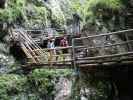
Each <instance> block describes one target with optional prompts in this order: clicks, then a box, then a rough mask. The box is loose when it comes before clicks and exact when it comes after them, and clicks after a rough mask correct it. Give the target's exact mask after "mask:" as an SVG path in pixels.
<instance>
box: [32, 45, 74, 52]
mask: <svg viewBox="0 0 133 100" xmlns="http://www.w3.org/2000/svg"><path fill="white" fill-rule="evenodd" d="M62 49H72V46H68V47H55V48H53V49H49V48H45V49H35V50H33V51H49V50H62Z"/></svg>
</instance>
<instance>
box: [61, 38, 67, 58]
mask: <svg viewBox="0 0 133 100" xmlns="http://www.w3.org/2000/svg"><path fill="white" fill-rule="evenodd" d="M60 46H61V47H68V41H67V37H66V36H64V37H63V38H62V39H61V41H60ZM62 53H63V54H66V53H68V49H67V48H64V49H62ZM63 59H64V60H65V57H64V56H63Z"/></svg>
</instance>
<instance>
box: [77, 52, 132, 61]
mask: <svg viewBox="0 0 133 100" xmlns="http://www.w3.org/2000/svg"><path fill="white" fill-rule="evenodd" d="M132 54H133V52H126V53H119V54H113V55H104V56H95V57H85V58H77V60H97V59H104V58H110V57H120V56H128V55H132Z"/></svg>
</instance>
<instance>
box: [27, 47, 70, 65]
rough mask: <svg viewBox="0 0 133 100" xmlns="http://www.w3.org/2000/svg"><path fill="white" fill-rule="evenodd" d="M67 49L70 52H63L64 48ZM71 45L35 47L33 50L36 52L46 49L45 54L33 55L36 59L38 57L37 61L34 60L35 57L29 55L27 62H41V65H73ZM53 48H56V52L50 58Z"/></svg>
mask: <svg viewBox="0 0 133 100" xmlns="http://www.w3.org/2000/svg"><path fill="white" fill-rule="evenodd" d="M63 49H67V50H68V53H65V54H63V53H62V50H63ZM71 49H72V47H71V46H68V47H56V48H54V49H48V48H45V49H35V50H32V52H34V53H36V52H37V51H45V55H36V56H33V57H34V59H38V60H37V62H33V60H32V59H33V57H27V64H40V65H51V66H52V65H54V64H57V65H58V64H64V65H65V64H68V65H71V62H72V59H71V56H72V54H71ZM51 50H55V52H56V54H54V53H53V55H52V56H51V59H50V60H49V57H50V55H49V53H50V51H51Z"/></svg>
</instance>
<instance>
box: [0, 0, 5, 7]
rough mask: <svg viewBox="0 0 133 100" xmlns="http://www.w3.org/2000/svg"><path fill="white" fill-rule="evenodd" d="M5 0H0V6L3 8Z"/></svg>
mask: <svg viewBox="0 0 133 100" xmlns="http://www.w3.org/2000/svg"><path fill="white" fill-rule="evenodd" d="M6 1H7V0H0V8H5V3H6Z"/></svg>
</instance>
